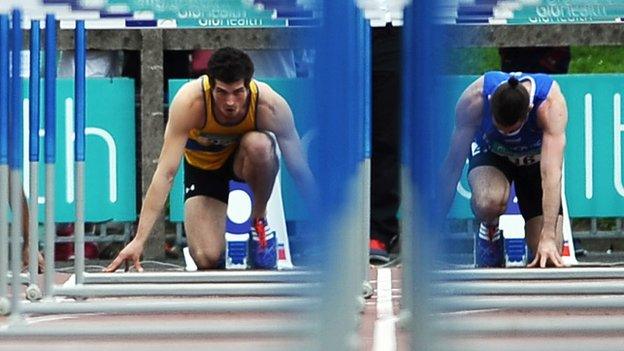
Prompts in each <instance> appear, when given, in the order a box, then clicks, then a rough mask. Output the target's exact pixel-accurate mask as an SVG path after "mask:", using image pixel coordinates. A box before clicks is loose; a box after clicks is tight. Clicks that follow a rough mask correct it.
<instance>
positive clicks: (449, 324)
mask: <svg viewBox="0 0 624 351" xmlns="http://www.w3.org/2000/svg"><path fill="white" fill-rule="evenodd" d="M456 318H457V317H455V316H453V317H450V318H449V317H447V318H438V319H437V320H436V321H435V322H434V324H435V325H436V330H437V332H438V333H439V334H442V335H444V334H453V335H458V334H459V335H471V336H476V335H501V334H508V335H510V334H513V335H516V336H517V335H518V334H526V335H531V336H536V335H547V336H549V337H552V336H554V335H555V334H566V335H573V334H575V333H580V334H582V335H585V336H586V335H591V334H601V335H604V334H613V333H617V334H618V335H619V334H620V333H621V332H622V330H624V317H621V316H604V315H601V316H556V317H554V316H531V317H530V318H520V319H518V318H505V317H493V316H487V317H476V318H475V317H472V318H464V317H461V318H462V319H461V320H457V319H456Z"/></svg>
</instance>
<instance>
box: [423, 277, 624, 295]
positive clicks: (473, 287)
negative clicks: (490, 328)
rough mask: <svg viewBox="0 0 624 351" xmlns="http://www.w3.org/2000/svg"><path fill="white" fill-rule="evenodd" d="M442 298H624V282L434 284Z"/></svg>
mask: <svg viewBox="0 0 624 351" xmlns="http://www.w3.org/2000/svg"><path fill="white" fill-rule="evenodd" d="M435 286H436V289H437V291H438V292H439V293H440V294H441V295H458V296H459V295H584V294H587V295H596V294H602V295H622V294H624V281H621V280H593V281H580V282H574V283H572V282H554V283H553V282H547V281H537V282H536V281H525V282H515V281H501V282H492V281H483V282H460V283H457V282H452V283H438V284H435Z"/></svg>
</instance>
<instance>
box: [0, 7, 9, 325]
mask: <svg viewBox="0 0 624 351" xmlns="http://www.w3.org/2000/svg"><path fill="white" fill-rule="evenodd" d="M8 204H9V16H8V15H6V14H0V313H2V314H6V313H8V312H9V308H10V306H9V300H8V290H9V289H8V283H9V282H8V271H9V221H8V213H9V208H8Z"/></svg>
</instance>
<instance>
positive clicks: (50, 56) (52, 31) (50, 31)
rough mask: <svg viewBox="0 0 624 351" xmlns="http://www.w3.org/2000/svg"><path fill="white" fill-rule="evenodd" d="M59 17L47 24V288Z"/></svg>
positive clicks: (49, 288)
mask: <svg viewBox="0 0 624 351" xmlns="http://www.w3.org/2000/svg"><path fill="white" fill-rule="evenodd" d="M55 134H56V19H55V18H54V15H46V28H45V175H46V181H45V274H44V278H45V290H44V296H45V297H51V296H52V293H53V286H54V237H55V235H56V232H55V227H54V162H55V159H56V147H55V143H56V140H55V139H56V138H55Z"/></svg>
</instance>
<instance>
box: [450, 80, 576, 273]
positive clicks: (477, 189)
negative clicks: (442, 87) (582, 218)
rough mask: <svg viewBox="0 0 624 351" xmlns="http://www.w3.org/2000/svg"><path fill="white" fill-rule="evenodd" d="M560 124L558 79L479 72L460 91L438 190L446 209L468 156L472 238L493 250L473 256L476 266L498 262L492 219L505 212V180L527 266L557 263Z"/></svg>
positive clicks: (562, 102)
mask: <svg viewBox="0 0 624 351" xmlns="http://www.w3.org/2000/svg"><path fill="white" fill-rule="evenodd" d="M566 124H567V108H566V103H565V99H564V97H563V95H562V94H561V90H560V89H559V85H558V84H557V83H556V82H555V81H553V80H552V78H550V77H549V76H547V75H545V74H522V73H511V74H510V73H503V72H487V73H485V74H484V75H483V76H481V77H479V78H478V79H477V80H476V81H474V82H473V83H472V84H471V85H470V86H469V87H468V88H466V90H465V91H464V92H463V94H462V96H461V97H460V99H459V101H458V103H457V108H456V121H455V130H454V132H453V136H452V138H451V146H450V150H449V153H448V156H447V157H446V159H445V161H444V164H443V168H442V173H441V174H444V175H446V176H445V177H443V179H444V181H443V182H442V184H441V189H440V191H441V198H442V201H443V204H442V206H443V208H444V209H446V210H447V209H448V208H449V207H450V204H451V202H452V200H453V196H454V193H455V185H456V184H457V181H458V180H459V177H460V175H461V170H462V168H463V165H464V162H465V160H466V157H469V169H468V181H469V183H470V186H471V188H472V199H471V205H472V209H473V212H474V213H475V216H476V217H477V219H478V220H479V221H480V222H481V224H480V228H479V238H478V239H481V240H478V241H479V242H481V244H480V245H484V247H482V249H484V250H485V251H486V253H487V251H488V250H489V251H492V252H490V253H494V254H493V255H489V256H488V255H485V256H484V257H483V259H479V258H477V259H476V263H477V266H486V267H490V266H501V265H502V264H503V263H504V261H503V260H502V240H501V239H502V238H501V236H500V231H499V230H498V218H499V216H500V215H502V214H504V213H505V209H506V205H507V200H508V198H509V192H510V186H511V182H512V181H513V182H514V183H515V188H516V195H517V196H518V204H519V207H520V212H521V213H522V216H523V217H524V220H525V223H526V224H525V233H526V237H527V242H528V245H529V248H530V249H531V251H532V252H533V254H534V256H535V259H534V260H533V261H532V262H531V263H530V264H529V267H533V266H539V267H546V266H556V267H561V266H563V260H562V258H561V250H562V244H563V234H562V233H563V231H562V222H563V217H562V216H561V212H562V211H561V177H562V164H563V151H564V148H565V127H566ZM497 251H501V252H500V255H498V252H497Z"/></svg>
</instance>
